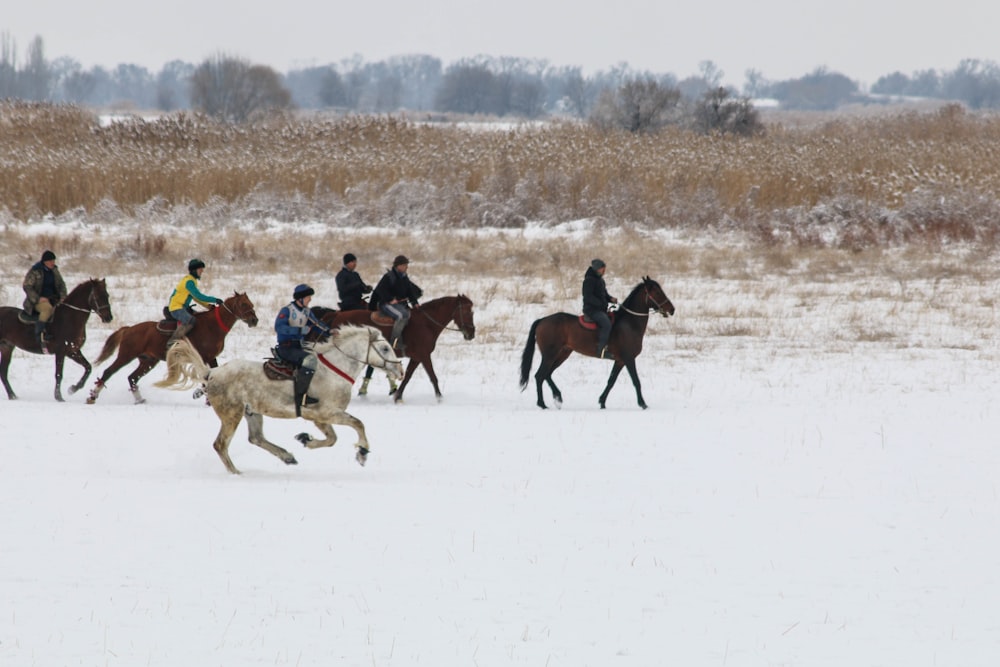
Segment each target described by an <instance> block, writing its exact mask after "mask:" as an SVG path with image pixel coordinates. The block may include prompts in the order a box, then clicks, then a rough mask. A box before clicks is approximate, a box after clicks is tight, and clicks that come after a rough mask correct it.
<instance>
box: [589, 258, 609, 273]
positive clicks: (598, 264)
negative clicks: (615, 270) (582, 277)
mask: <svg viewBox="0 0 1000 667" xmlns="http://www.w3.org/2000/svg"><path fill="white" fill-rule="evenodd" d="M605 266H607V264H605V263H604V260H603V259H595V260H593V261H591V262H590V268H592V269H593V270H594V271H600V270H601V269H603V268H604V267H605Z"/></svg>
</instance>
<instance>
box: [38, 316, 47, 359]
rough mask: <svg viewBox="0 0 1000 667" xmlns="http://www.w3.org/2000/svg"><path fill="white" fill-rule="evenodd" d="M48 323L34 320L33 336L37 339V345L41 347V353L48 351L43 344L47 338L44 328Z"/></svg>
mask: <svg viewBox="0 0 1000 667" xmlns="http://www.w3.org/2000/svg"><path fill="white" fill-rule="evenodd" d="M48 324H49V323H48V322H41V321H39V322H35V338H37V339H38V347H39V348H41V350H42V354H48V353H49V349H48V347H46V345H45V342H46V341H47V340H48V336H46V335H45V329H46V327H48Z"/></svg>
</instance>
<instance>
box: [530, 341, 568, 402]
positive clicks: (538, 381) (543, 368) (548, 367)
mask: <svg viewBox="0 0 1000 667" xmlns="http://www.w3.org/2000/svg"><path fill="white" fill-rule="evenodd" d="M560 354H562V353H560ZM566 356H569V355H568V354H567V355H566ZM558 359H559V355H556V356H555V357H550V356H549V354H548V352H542V360H541V361H540V362H539V363H538V371H537V372H536V373H535V387H536V388H537V389H538V403H537V405H538V407H540V408H541V409H542V410H545V409H547V408H548V407H549V406H547V405H545V398H544V397H543V396H542V383H543V382H548V384H549V389H551V390H552V398H553V400H555V401H556V402H557V403H560V404H561V403H562V393H561V392H560V391H559V387H557V386H556V383H555V382H553V381H552V371H553V370H555V368H556V366H557V365H558V364H557V363H556V361H557V360H558ZM564 360H565V359H564ZM560 363H562V362H560Z"/></svg>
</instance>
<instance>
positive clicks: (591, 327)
mask: <svg viewBox="0 0 1000 667" xmlns="http://www.w3.org/2000/svg"><path fill="white" fill-rule="evenodd" d="M608 318H609V319H610V320H611V324H614V323H615V314H614V313H613V312H611V313H608ZM576 321H577V322H579V323H580V326H581V327H583V328H584V329H586V330H588V331H597V322H595V321H594V320H592V319H590V318H589V317H587V316H586V315H580V316H579V317H578V318H576Z"/></svg>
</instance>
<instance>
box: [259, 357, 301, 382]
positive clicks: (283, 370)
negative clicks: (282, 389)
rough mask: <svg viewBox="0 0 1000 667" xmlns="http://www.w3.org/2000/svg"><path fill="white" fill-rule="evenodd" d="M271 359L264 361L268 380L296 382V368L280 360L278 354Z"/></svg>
mask: <svg viewBox="0 0 1000 667" xmlns="http://www.w3.org/2000/svg"><path fill="white" fill-rule="evenodd" d="M272 354H273V355H274V356H273V357H271V358H270V359H265V360H264V375H265V376H267V379H268V380H294V379H295V366H293V365H292V364H290V363H288V362H287V361H285V360H284V359H280V358H279V357H278V354H277V353H276V352H273V351H272Z"/></svg>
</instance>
